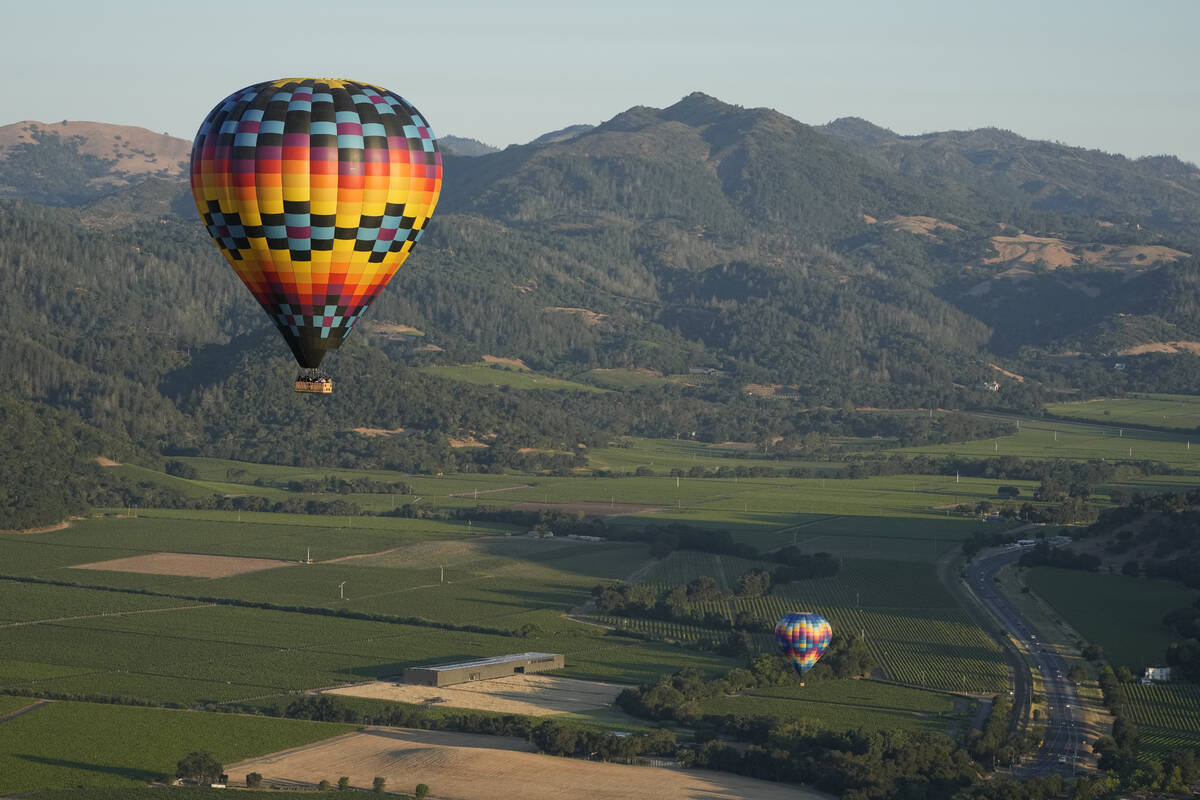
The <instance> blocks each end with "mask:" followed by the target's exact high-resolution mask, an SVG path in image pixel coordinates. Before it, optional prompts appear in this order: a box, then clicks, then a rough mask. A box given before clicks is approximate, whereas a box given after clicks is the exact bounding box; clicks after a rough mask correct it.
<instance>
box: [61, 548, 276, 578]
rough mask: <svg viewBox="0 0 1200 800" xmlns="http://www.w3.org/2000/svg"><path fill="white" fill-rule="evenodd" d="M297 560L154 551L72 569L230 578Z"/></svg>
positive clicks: (77, 566) (75, 566)
mask: <svg viewBox="0 0 1200 800" xmlns="http://www.w3.org/2000/svg"><path fill="white" fill-rule="evenodd" d="M295 564H296V562H295V561H279V560H277V559H273V558H238V557H236V556H204V555H197V554H195V553H151V554H149V555H145V556H130V557H129V558H114V559H112V560H111V561H96V562H93V563H91V564H75V565H74V566H72V567H71V569H97V570H104V571H105V572H140V573H143V574H145V575H180V576H184V577H189V578H228V577H229V576H230V575H242V574H245V573H247V572H261V571H262V570H264V569H275V568H276V567H291V566H295Z"/></svg>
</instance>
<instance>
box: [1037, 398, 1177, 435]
mask: <svg viewBox="0 0 1200 800" xmlns="http://www.w3.org/2000/svg"><path fill="white" fill-rule="evenodd" d="M1046 413H1048V414H1050V415H1052V416H1059V417H1073V418H1077V419H1088V420H1095V421H1096V422H1104V423H1107V424H1110V425H1117V424H1120V423H1126V424H1129V425H1148V426H1151V427H1155V428H1174V429H1176V430H1181V431H1195V430H1196V429H1197V428H1198V427H1200V396H1197V395H1190V394H1138V395H1132V396H1130V397H1119V398H1114V397H1105V398H1100V399H1098V400H1088V401H1086V402H1082V403H1050V404H1048V405H1047V406H1046Z"/></svg>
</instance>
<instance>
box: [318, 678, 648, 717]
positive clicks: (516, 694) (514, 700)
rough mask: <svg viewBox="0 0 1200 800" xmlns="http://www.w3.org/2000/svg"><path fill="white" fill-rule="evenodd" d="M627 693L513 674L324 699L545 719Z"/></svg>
mask: <svg viewBox="0 0 1200 800" xmlns="http://www.w3.org/2000/svg"><path fill="white" fill-rule="evenodd" d="M624 688H625V687H623V686H618V685H616V684H614V683H594V682H592V681H579V680H575V679H574V678H559V677H557V676H554V675H511V676H509V677H507V678H495V679H493V680H487V681H474V682H472V683H461V684H457V685H455V686H442V687H438V686H415V685H413V684H408V683H393V682H392V681H374V682H373V683H364V684H359V685H358V686H344V687H342V688H339V689H330V690H328V691H326V692H325V694H340V695H346V696H348V697H369V698H372V699H375V700H387V701H390V702H393V703H412V704H414V705H427V706H433V705H437V706H449V707H452V708H471V709H475V710H478V711H495V712H498V713H501V714H528V715H529V716H532V717H544V716H548V715H550V714H568V713H574V712H579V711H590V710H592V709H596V708H605V707H606V706H609V705H612V702H613V700H614V699H616V696H617V695H618V694H620V693H621V690H622V689H624Z"/></svg>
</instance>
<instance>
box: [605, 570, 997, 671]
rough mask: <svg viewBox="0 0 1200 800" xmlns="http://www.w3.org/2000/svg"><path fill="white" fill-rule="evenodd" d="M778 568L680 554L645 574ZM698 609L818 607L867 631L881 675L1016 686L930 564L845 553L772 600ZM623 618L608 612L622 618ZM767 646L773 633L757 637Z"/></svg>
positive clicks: (709, 636) (654, 628) (668, 625)
mask: <svg viewBox="0 0 1200 800" xmlns="http://www.w3.org/2000/svg"><path fill="white" fill-rule="evenodd" d="M763 566H770V565H767V564H763V563H762V562H754V561H748V560H745V559H739V558H734V557H732V556H716V555H711V554H707V553H695V552H675V553H672V554H670V555H669V556H668V557H667V558H665V559H663V560H662V561H660V562H659V563H657V564H656V565H655V566H654V567H653V568H652V569H650V570H649V571H647V573H646V574H645V575H644V576H642V578H641V582H642V583H646V584H649V585H652V586H655V587H656V588H658V589H660V590H661V589H665V588H668V587H671V586H677V585H679V584H683V583H687V582H688V581H691V580H694V579H695V578H697V577H699V576H701V575H711V576H713V577H714V578H716V579H717V582H718V584H719V585H721V586H722V587H723V588H732V587H734V586H736V582H737V577H738V576H739V575H740V574H741V573H742V572H745V571H746V570H748V569H752V568H756V567H763ZM694 611H696V612H698V613H701V614H705V613H708V612H716V613H719V614H721V615H722V616H725V617H727V618H732V616H733V615H735V614H736V613H737V612H739V611H748V612H750V613H751V614H752V615H753V616H754V617H755V618H756V619H759V620H763V621H766V622H771V623H773V622H774V621H775V620H777V619H779V618H780V617H782V616H783V615H784V614H787V613H788V612H790V611H816V612H817V613H820V614H822V615H823V616H825V617H826V618H827V619H829V621H830V623H832V625H833V627H834V630H835V631H838V632H847V633H854V634H857V635H859V636H862V637H864V638H865V640H866V643H867V647H868V648H869V649H870V651H871V654H872V656H873V657H874V659H875V661H876V663H877V664H879V671H880V677H883V678H885V679H887V680H894V681H899V682H901V683H907V684H912V685H915V686H928V687H931V688H936V689H943V690H947V691H956V692H969V693H979V694H991V693H996V692H1002V691H1005V690H1007V689H1008V685H1009V675H1008V668H1007V666H1006V665H1005V663H1004V659H1003V656H1002V654H1001V651H1000V648H999V646H998V645H996V643H995V642H993V641H992V640H991V639H990V638H989V637H988V636H987V634H985V633H984V632H983V631H982V630H980V629H979V627H978V626H976V625H975V624H974V623H973V622H972V621H971V619H970V618H969V617H968V616H967V614H966V613H965V612H964V611H963V610H962V609H961V608H960V607H959V605H958V603H957V602H956V601H955V599H954V597H953V596H952V595H951V594H950V593H949V592H948V591H947V590H946V589H945V588H944V587H943V586H942V584H941V583H940V581H939V580H938V578H937V575H936V573H935V571H934V567H933V566H932V565H929V564H919V563H909V564H904V565H902V566H901V565H898V564H897V563H896V562H892V561H883V560H876V559H845V560H844V561H843V564H842V569H841V571H840V572H839V574H838V575H837V576H836V577H833V578H820V579H815V580H807V581H797V582H794V583H790V584H787V585H786V586H782V587H776V588H775V589H774V590H773V591H772V593H771V594H770V595H768V596H765V597H754V598H739V597H735V598H733V599H731V600H729V601H720V602H708V603H700V604H697V605H696V606H695V607H694ZM618 619H619V618H615V617H613V618H606V620H605V621H606V622H607V624H616V622H617V621H618ZM620 622H622V623H623V624H624V625H625V626H627V629H628V630H634V631H638V632H641V633H648V634H652V635H655V636H662V637H664V638H669V639H674V640H678V641H701V640H713V639H715V638H719V633H718V632H715V631H713V630H712V629H709V628H702V627H696V626H691V625H681V624H678V623H674V622H666V621H661V620H643V619H621V620H620ZM754 638H755V642H756V643H757V644H758V645H759V646H760V647H762V648H763V649H764V650H768V651H769V650H771V649H772V648H773V644H772V641H771V637H770V636H769V635H759V636H755V637H754Z"/></svg>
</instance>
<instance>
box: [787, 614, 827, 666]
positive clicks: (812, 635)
mask: <svg viewBox="0 0 1200 800" xmlns="http://www.w3.org/2000/svg"><path fill="white" fill-rule="evenodd" d="M832 637H833V628H832V627H830V625H829V620H827V619H825V618H824V617H822V616H821V615H820V614H814V613H813V612H811V611H801V612H798V613H792V614H788V615H787V616H786V617H784V618H783V619H781V620H779V623H778V624H776V625H775V643H776V644H778V645H779V650H780V651H781V652H782V653H783V655H784V657H785V658H787V659H788V660H789V661H791V662H792V666H793V667H795V668H796V672H799V673H800V674H801V675H803V674H804V673H806V672H808V671H809V670H810V669H812V668H813V665H815V664H816V663H817V659H819V658H820V657H821V656H822V655H824V654H825V651H826V650H828V649H829V640H830V639H831V638H832Z"/></svg>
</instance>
